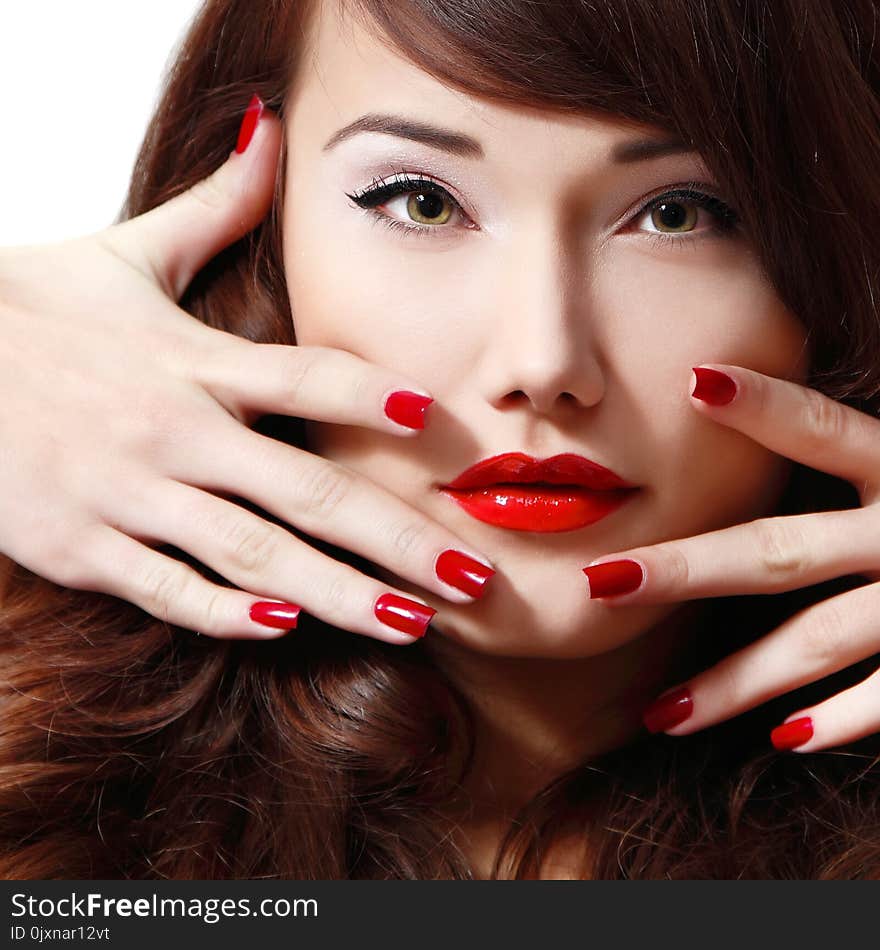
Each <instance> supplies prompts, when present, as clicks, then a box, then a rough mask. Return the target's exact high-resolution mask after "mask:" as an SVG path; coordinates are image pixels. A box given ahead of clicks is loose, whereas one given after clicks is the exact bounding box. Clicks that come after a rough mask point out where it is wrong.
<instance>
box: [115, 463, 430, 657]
mask: <svg viewBox="0 0 880 950" xmlns="http://www.w3.org/2000/svg"><path fill="white" fill-rule="evenodd" d="M118 521H119V525H120V527H121V528H122V529H123V530H125V531H126V532H130V533H132V534H135V535H144V534H146V533H147V532H149V535H150V536H152V537H161V538H162V540H163V541H166V542H169V543H171V544H173V545H174V546H175V547H177V548H180V549H181V550H182V551H186V552H187V553H189V554H191V555H193V556H194V557H195V558H197V559H198V560H199V561H201V562H202V563H203V564H206V565H208V566H210V567H212V568H213V569H214V570H216V571H217V573H219V574H221V575H222V576H223V577H225V578H227V579H228V580H230V581H231V582H232V583H233V584H236V585H237V586H239V587H241V588H243V589H245V590H247V591H249V592H250V593H251V594H252V595H253V597H252V599H264V598H268V599H274V600H278V599H281V600H283V601H285V602H288V603H293V604H297V605H299V606H300V607H302V608H303V609H304V610H305V611H306V612H307V613H309V614H311V615H312V616H315V617H319V618H320V619H322V620H324V621H326V622H328V623H331V624H333V625H334V626H337V627H340V628H343V629H345V630H349V631H351V632H352V633H359V634H363V635H364V636H369V637H374V638H376V639H379V640H385V641H387V642H389V643H398V644H403V643H411V642H413V636H416V637H418V636H421V635H423V634H424V632H425V627H426V623H427V621H425V622H422V621H423V620H424V618H425V617H428V619H430V617H431V616H433V614H434V613H436V611H434V610H433V609H432V608H430V607H428V606H427V605H426V604H425V603H424V602H423V601H420V600H415V599H413V597H412V595H411V594H404V592H403V591H400V590H396V589H394V588H391V587H389V586H388V585H387V584H385V583H383V582H382V581H378V580H375V579H374V578H371V577H367V576H366V575H364V574H361V573H360V572H358V571H356V570H355V569H354V568H353V567H350V566H349V565H347V564H342V563H340V562H339V561H336V560H334V559H333V558H332V557H329V556H327V555H326V554H323V553H322V552H320V551H317V550H316V549H315V548H313V547H311V546H310V545H308V544H306V543H304V542H303V541H301V540H300V539H299V538H296V537H295V536H293V535H292V534H291V533H290V532H288V531H285V530H284V529H283V528H281V527H279V526H278V525H274V524H271V523H269V522H267V521H265V520H264V519H262V518H260V517H258V516H257V515H255V514H254V513H253V512H250V511H247V510H245V509H244V508H241V507H239V506H238V505H235V504H233V503H231V502H229V501H226V500H224V499H221V498H217V497H216V496H214V495H212V494H210V493H209V492H205V491H202V490H201V489H198V488H194V487H191V486H189V485H183V484H180V483H178V482H171V481H165V482H161V483H158V484H157V485H155V486H153V487H151V488H150V489H148V490H146V491H145V498H144V504H143V505H142V506H141V507H140V508H133V509H130V510H129V511H127V512H126V513H125V514H124V515H123V516H122V517H121V518H120V519H118ZM152 586H153V587H155V586H156V585H155V584H153V585H152ZM176 591H177V589H176V588H174V587H172V589H171V594H172V595H173V594H176ZM388 595H392V597H396V598H400V599H402V600H405V601H406V602H407V603H408V604H410V605H411V607H410V608H407V609H410V610H411V611H412V612H413V614H414V616H415V618H416V619H415V620H413V621H407V622H404V623H402V624H398V620H399V619H400V617H401V614H400V612H399V611H398V612H396V613H392V614H389V612H388V611H387V610H383V609H382V604H384V603H385V601H386V600H387V599H388ZM163 599H165V600H170V599H171V597H170V596H168V597H164V598H163ZM377 604H379V607H378V609H377ZM404 606H405V605H404ZM196 619H197V618H196ZM404 619H405V618H404ZM389 622H391V625H390V626H389ZM199 629H201V627H200V628H199ZM407 631H415V633H412V634H411V633H408V632H407Z"/></svg>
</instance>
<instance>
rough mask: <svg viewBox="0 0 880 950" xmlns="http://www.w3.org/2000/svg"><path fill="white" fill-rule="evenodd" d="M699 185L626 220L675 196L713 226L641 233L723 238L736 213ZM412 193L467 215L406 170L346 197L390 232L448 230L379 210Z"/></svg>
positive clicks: (656, 203)
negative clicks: (700, 212) (702, 213)
mask: <svg viewBox="0 0 880 950" xmlns="http://www.w3.org/2000/svg"><path fill="white" fill-rule="evenodd" d="M699 187H700V183H699V182H695V181H694V182H687V183H686V184H684V185H680V186H677V187H675V188H672V189H671V190H669V191H664V192H662V193H661V194H659V195H657V196H655V197H654V198H651V199H649V200H648V201H647V202H646V203H645V204H644V205H642V207H641V208H640V209H639V210H638V211H637V212H635V214H633V215H632V216H631V217H630V218H629V219H628V220H629V221H634V220H638V219H639V218H641V217H643V216H644V215H645V214H648V213H649V212H652V211H654V210H655V209H656V208H659V207H660V206H661V205H663V204H664V203H665V202H668V201H671V200H673V199H676V198H678V199H684V200H685V201H687V202H690V203H693V204H696V205H697V206H698V207H701V208H703V209H705V210H706V211H708V212H709V213H710V214H711V215H712V216H713V217H714V218H715V222H716V227H715V228H714V229H713V230H710V231H704V232H700V233H699V236H698V237H686V235H688V234H691V233H692V232H690V231H682V232H680V236H676V235H675V234H666V233H664V232H662V231H648V232H643V233H645V234H647V235H648V236H649V237H651V238H653V239H654V240H656V241H657V243H658V244H661V245H664V246H669V245H681V246H683V245H684V244H686V243H688V244H692V243H694V242H695V241H699V240H701V239H702V238H704V237H706V236H709V235H712V234H716V235H718V236H721V237H726V236H728V235H730V234H731V233H733V232H734V231H735V230H736V229H737V227H738V226H739V223H740V219H739V215H738V214H737V213H736V211H734V210H733V208H731V207H730V205H728V204H726V203H725V202H724V201H722V200H721V199H720V198H718V197H716V196H715V195H711V194H707V193H705V192H703V191H700V190H698V189H699ZM413 192H423V193H426V194H431V195H436V196H437V197H439V198H443V199H444V200H447V201H449V202H450V204H451V205H452V206H453V208H454V210H455V211H456V212H458V213H459V214H461V215H464V216H465V217H468V215H467V212H465V210H464V209H463V208H462V207H461V205H460V204H459V202H458V201H456V199H455V198H453V197H452V195H451V194H450V193H449V192H448V191H447V190H446V189H445V188H444V187H443V186H442V185H440V184H438V183H437V182H434V181H431V179H429V178H425V177H424V176H423V175H421V174H419V173H410V172H407V171H406V170H404V171H402V172H400V173H399V174H397V175H396V176H395V177H394V180H393V181H388V182H380V181H377V180H376V179H374V180H373V184H372V187H370V188H365V189H363V190H361V191H358V192H355V193H354V194H350V195H349V194H347V195H346V197H348V198H350V199H351V200H352V201H353V202H354V203H355V204H356V205H357V206H358V207H359V208H361V209H362V210H364V211H366V212H367V213H368V214H370V215H371V216H373V217H374V218H375V219H378V220H379V221H381V222H382V223H383V224H384V225H385V226H386V227H388V228H389V229H390V230H392V231H397V232H399V233H403V234H406V235H411V236H413V237H424V236H427V235H428V234H429V233H430V232H435V233H436V232H438V231H445V230H448V228H446V226H445V225H419V224H406V223H405V222H403V221H398V220H397V219H396V218H392V217H390V216H389V215H387V214H385V213H384V212H382V211H380V210H379V208H380V207H381V206H382V205H384V204H385V203H386V202H388V201H390V200H391V199H392V198H396V197H397V196H398V195H407V194H412V193H413Z"/></svg>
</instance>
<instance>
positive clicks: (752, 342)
mask: <svg viewBox="0 0 880 950" xmlns="http://www.w3.org/2000/svg"><path fill="white" fill-rule="evenodd" d="M677 254H680V255H681V258H683V259H684V260H682V261H681V263H678V262H677V261H676V260H674V258H675V256H676V255H677ZM670 258H673V260H670ZM636 270H637V269H636V268H632V270H631V273H635V272H636ZM638 272H639V278H640V279H639V281H638V282H636V281H635V280H633V278H632V277H630V276H628V274H627V273H626V272H625V271H623V270H621V271H620V272H618V273H614V271H613V269H611V270H610V271H609V273H608V276H609V278H610V279H609V281H608V282H607V284H606V285H605V286H606V287H607V288H608V290H607V294H608V296H609V300H610V297H611V295H612V294H613V296H614V299H616V300H620V299H621V295H622V294H624V293H625V294H626V297H627V307H626V311H625V313H626V314H627V321H626V326H625V327H623V326H621V323H620V322H614V321H610V320H609V321H606V322H604V323H603V328H604V336H603V345H604V347H605V351H606V353H607V354H608V356H609V360H610V365H611V367H612V369H611V370H609V371H613V372H614V373H615V374H616V375H617V376H618V380H617V381H618V382H619V383H620V386H621V389H622V391H623V396H622V399H623V400H625V401H627V402H628V403H629V408H628V409H626V410H624V414H625V415H627V416H628V417H629V418H630V420H631V423H632V431H634V432H635V433H638V446H637V448H638V455H639V457H640V458H641V459H642V461H643V464H645V465H646V466H648V468H646V471H648V470H650V476H651V477H650V481H651V482H652V483H653V484H654V485H655V486H657V499H656V500H657V503H658V508H657V515H658V517H657V520H656V522H655V526H656V533H657V536H656V537H652V538H649V539H645V540H644V541H640V542H639V543H655V542H657V541H660V540H666V539H668V538H671V537H676V536H677V537H685V536H689V535H692V534H698V533H701V532H703V531H707V530H714V529H717V528H722V527H727V526H728V525H731V524H735V523H740V522H743V521H748V520H752V519H753V518H757V517H761V516H763V515H765V514H768V513H770V512H772V509H773V507H774V505H775V503H776V502H777V501H778V499H779V497H780V495H781V493H782V491H783V490H784V487H785V484H786V481H787V478H788V475H789V474H790V471H791V462H790V461H789V460H788V459H785V458H783V457H781V456H778V455H776V454H775V453H773V452H771V451H770V450H769V449H767V448H765V447H764V446H763V445H761V444H759V443H758V442H756V441H754V440H752V439H750V438H749V437H748V436H746V435H744V434H742V433H741V432H739V431H737V430H735V429H733V428H730V427H728V426H725V425H723V424H721V423H720V422H715V421H713V420H712V419H709V418H707V417H705V416H703V415H702V414H700V413H699V411H698V410H697V409H695V408H694V407H693V405H692V400H691V397H690V388H691V378H692V377H691V367H693V366H697V365H699V364H701V363H727V364H731V365H736V366H743V367H746V368H749V369H753V370H756V371H758V372H760V373H764V374H766V375H768V376H773V377H778V378H784V379H790V380H793V381H795V382H803V381H804V380H805V379H806V375H807V371H808V368H809V351H808V349H807V347H806V331H805V328H804V326H803V325H802V324H801V323H800V321H799V320H797V319H796V318H795V317H794V315H793V314H792V313H791V312H790V311H788V310H787V309H786V308H785V307H784V306H783V304H782V303H781V301H780V300H779V298H778V296H777V294H776V292H775V289H774V288H773V287H772V285H770V284H769V282H768V281H767V280H766V279H765V278H764V277H763V275H762V273H761V272H760V270H759V268H758V267H757V264H756V263H755V262H754V261H753V260H752V259H751V258H750V257H749V255H748V252H747V251H746V250H745V248H743V247H742V245H739V244H738V245H737V246H735V247H734V246H730V247H725V246H718V247H716V248H714V249H710V250H709V251H707V250H705V249H704V250H701V251H699V252H697V253H690V252H688V251H681V252H680V251H678V250H672V251H667V252H663V259H662V261H661V259H660V258H658V260H657V262H656V263H655V264H651V263H643V265H642V266H641V268H640V269H639V270H638ZM611 278H613V279H611ZM608 303H609V301H606V302H605V304H604V305H603V306H605V307H606V308H607V306H608ZM633 341H638V344H637V345H634V342H633ZM618 354H620V355H621V357H622V356H623V354H625V356H626V364H625V365H624V364H623V363H622V362H620V361H619V360H618V356H617V355H618ZM635 450H636V444H635V443H633V451H635Z"/></svg>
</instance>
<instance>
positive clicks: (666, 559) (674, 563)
mask: <svg viewBox="0 0 880 950" xmlns="http://www.w3.org/2000/svg"><path fill="white" fill-rule="evenodd" d="M661 556H662V558H663V571H664V573H665V574H666V580H667V581H668V582H669V584H670V586H671V587H672V588H673V589H675V590H684V589H686V588H687V586H688V584H689V582H690V565H689V564H688V559H687V558H686V557H685V554H684V552H683V551H681V550H680V549H679V548H677V547H669V548H667V549H666V550H665V551H662V553H661Z"/></svg>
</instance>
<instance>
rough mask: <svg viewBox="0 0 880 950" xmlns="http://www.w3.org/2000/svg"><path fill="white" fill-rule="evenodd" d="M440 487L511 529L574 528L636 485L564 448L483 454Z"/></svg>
mask: <svg viewBox="0 0 880 950" xmlns="http://www.w3.org/2000/svg"><path fill="white" fill-rule="evenodd" d="M440 491H441V492H442V493H443V494H444V495H446V496H447V497H449V498H450V499H452V500H453V501H455V502H456V503H457V504H458V505H459V506H460V507H461V508H463V509H464V510H465V511H466V512H467V513H468V514H469V515H471V516H472V517H473V518H476V519H477V520H478V521H482V522H485V523H487V524H492V525H495V526H497V527H500V528H508V529H509V530H513V531H536V532H553V531H574V530H577V529H578V528H583V527H586V526H587V525H590V524H594V523H595V522H596V521H599V520H600V519H601V518H604V517H605V516H606V515H609V514H611V512H612V511H615V510H616V509H617V508H619V507H620V506H621V505H622V504H624V503H625V502H626V501H628V500H629V498H631V497H632V495H633V494H634V493H635V492H637V491H638V486H637V485H632V484H630V483H629V482H627V481H625V480H624V479H622V478H621V477H620V476H619V475H617V474H616V473H615V472H612V471H611V470H610V469H608V468H605V467H604V466H602V465H599V464H598V463H597V462H593V461H591V460H590V459H586V458H584V457H583V456H581V455H575V454H573V453H565V454H562V455H554V456H552V457H551V458H548V459H545V460H543V461H541V460H539V459H535V458H532V457H531V456H529V455H524V454H523V453H522V452H508V453H505V454H503V455H495V456H492V457H491V458H488V459H483V460H482V461H480V462H477V464H476V465H472V466H471V467H470V468H468V469H466V470H465V471H463V472H462V473H461V474H460V475H459V476H458V477H457V478H455V479H454V480H453V481H452V482H450V483H449V484H448V485H443V486H441V487H440Z"/></svg>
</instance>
